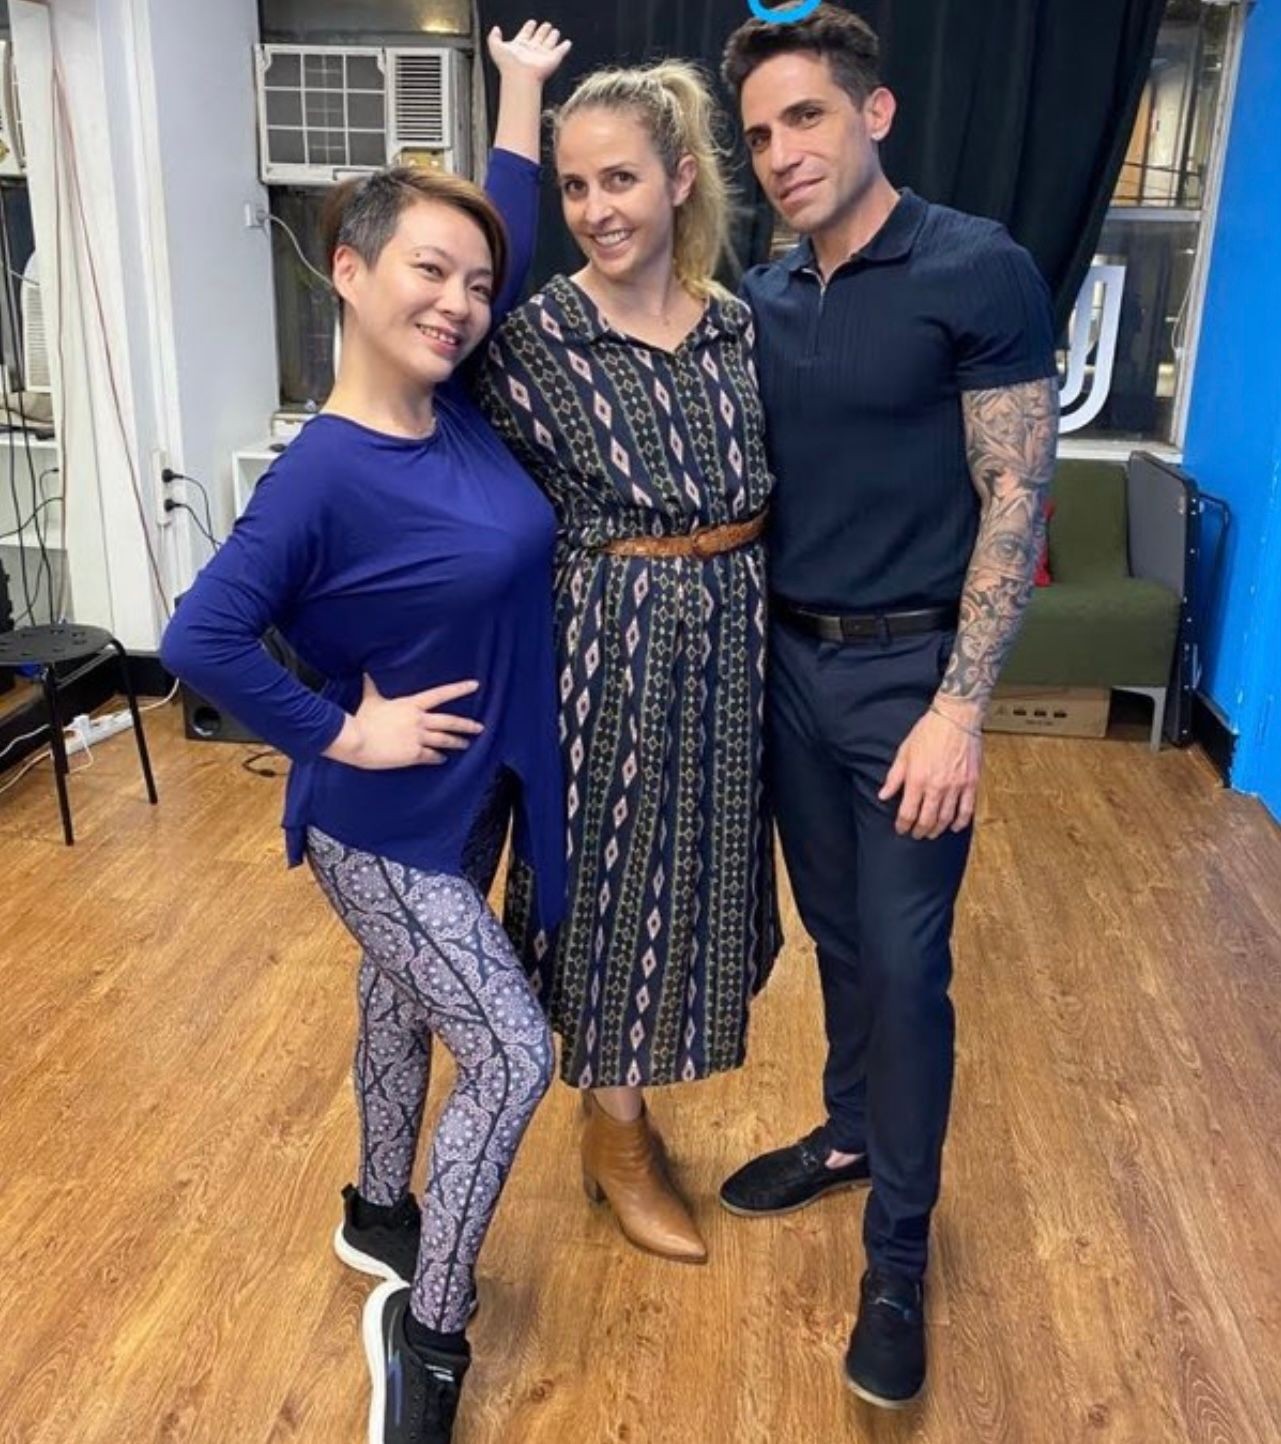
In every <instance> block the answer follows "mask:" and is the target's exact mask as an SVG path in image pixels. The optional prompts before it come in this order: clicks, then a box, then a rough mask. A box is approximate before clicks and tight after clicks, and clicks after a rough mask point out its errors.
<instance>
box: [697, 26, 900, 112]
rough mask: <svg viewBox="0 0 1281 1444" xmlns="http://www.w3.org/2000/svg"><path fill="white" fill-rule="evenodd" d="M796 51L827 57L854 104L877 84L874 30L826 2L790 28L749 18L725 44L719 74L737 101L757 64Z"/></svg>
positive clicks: (878, 61)
mask: <svg viewBox="0 0 1281 1444" xmlns="http://www.w3.org/2000/svg"><path fill="white" fill-rule="evenodd" d="M796 51H803V52H808V53H809V54H811V55H818V56H821V57H823V58H825V59H826V60H827V63H828V64H829V65H830V66H831V67H832V78H833V79H834V80H835V81H836V83H837V85H839V86H840V87H841V89H842V90H844V91H845V93H846V94H847V95H848V96H849V97H850V99H851V100H853V102H854V104H855V105H857V106H860V107H861V106H862V105H863V103H864V101H866V100H867V97H868V96H869V95H871V93H872V92H873V91H874V90H876V89H877V87H878V86H879V85H880V84H881V74H880V64H881V43H880V41H879V40H878V39H877V38H876V31H875V30H873V29H872V27H871V26H870V25H869V24H868V23H867V21H866V20H864V19H862V18H861V17H860V16H858V15H853V14H851V13H850V11H848V10H842V9H841V7H840V6H839V5H827V4H823V5H820V6H819V7H818V9H817V10H816V11H815V12H814V13H813V15H811V16H809V17H808V18H806V19H805V20H798V21H796V22H795V23H794V24H791V25H783V24H780V23H779V22H778V21H776V20H748V21H746V22H745V23H744V24H742V25H740V26H739V27H738V29H737V30H735V31H734V33H733V34H732V35H731V36H730V38H729V39H728V41H726V43H725V55H724V59H723V60H722V62H721V76H722V78H723V79H724V81H725V84H726V85H727V86H728V87H729V89H730V90H731V91H733V93H734V95H735V97H736V98H737V97H740V96H741V95H742V93H743V83H744V81H746V79H747V77H748V76H749V75H750V74H751V73H752V71H753V70H755V69H756V67H757V66H758V65H762V64H764V62H765V61H767V60H772V59H773V58H774V56H776V55H788V54H794V53H795V52H796Z"/></svg>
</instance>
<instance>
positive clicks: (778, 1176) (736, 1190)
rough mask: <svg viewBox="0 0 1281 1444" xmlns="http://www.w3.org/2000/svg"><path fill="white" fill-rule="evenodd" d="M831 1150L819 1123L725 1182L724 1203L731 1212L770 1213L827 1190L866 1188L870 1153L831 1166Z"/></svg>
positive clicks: (789, 1208)
mask: <svg viewBox="0 0 1281 1444" xmlns="http://www.w3.org/2000/svg"><path fill="white" fill-rule="evenodd" d="M830 1152H831V1145H830V1144H829V1143H828V1141H827V1131H826V1129H824V1128H816V1129H815V1130H814V1132H813V1133H810V1134H807V1135H806V1136H805V1137H804V1138H802V1139H801V1140H800V1141H799V1142H798V1143H790V1144H788V1146H787V1147H786V1148H776V1149H774V1151H773V1152H772V1153H762V1154H761V1155H760V1157H759V1158H753V1159H752V1161H751V1162H750V1163H745V1164H744V1165H743V1167H742V1168H740V1169H739V1170H738V1172H737V1173H732V1174H731V1175H730V1176H729V1177H728V1178H727V1179H726V1180H725V1182H724V1183H722V1184H721V1193H720V1198H721V1203H722V1204H723V1205H724V1206H725V1207H726V1208H727V1209H729V1211H730V1212H731V1213H737V1214H743V1215H745V1216H747V1217H753V1218H755V1217H767V1216H768V1215H770V1214H774V1213H792V1212H794V1211H795V1210H796V1209H798V1208H804V1207H805V1205H806V1204H808V1203H813V1202H814V1200H815V1199H816V1198H822V1197H823V1195H824V1194H825V1193H835V1192H837V1191H838V1190H839V1189H843V1188H860V1187H862V1186H864V1185H865V1184H867V1183H868V1182H869V1181H870V1178H871V1175H870V1173H869V1170H868V1166H867V1154H866V1153H862V1154H860V1155H859V1156H858V1157H857V1158H856V1159H855V1160H854V1161H853V1163H847V1164H845V1165H844V1166H843V1167H841V1168H829V1167H828V1166H827V1155H828V1154H829V1153H830Z"/></svg>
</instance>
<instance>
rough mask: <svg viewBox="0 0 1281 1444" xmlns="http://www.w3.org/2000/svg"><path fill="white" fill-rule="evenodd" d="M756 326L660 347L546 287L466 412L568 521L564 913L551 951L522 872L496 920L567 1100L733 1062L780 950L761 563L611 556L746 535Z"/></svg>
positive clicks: (581, 300) (499, 341) (559, 591)
mask: <svg viewBox="0 0 1281 1444" xmlns="http://www.w3.org/2000/svg"><path fill="white" fill-rule="evenodd" d="M752 353H753V334H752V321H751V313H750V312H749V310H748V309H747V307H746V306H745V305H744V304H743V303H741V302H739V301H737V300H734V299H732V298H725V299H724V300H721V299H713V300H712V301H711V302H709V304H708V307H707V310H706V312H705V313H704V315H703V317H702V319H701V320H700V322H699V323H698V325H697V326H696V327H695V328H694V330H693V331H692V332H691V333H690V334H689V335H688V336H687V337H686V338H685V340H684V341H683V342H682V343H681V344H680V345H679V346H678V347H677V348H676V349H675V351H673V352H666V351H663V350H661V349H659V348H655V347H651V346H648V345H646V344H644V343H643V342H640V341H638V340H635V339H634V338H630V337H627V336H624V335H622V334H620V333H619V332H617V331H614V330H612V329H611V328H610V327H609V325H608V323H607V322H606V321H605V320H604V318H603V317H602V316H601V315H600V313H599V311H598V310H597V308H596V306H595V304H594V303H593V302H592V301H591V300H590V299H589V298H588V296H587V295H586V293H585V292H584V291H582V290H581V289H580V288H579V287H578V286H577V285H575V284H574V282H572V281H570V280H569V279H568V278H566V277H564V276H557V277H556V278H555V279H553V280H552V281H551V282H550V283H549V284H548V286H547V287H546V288H545V289H544V290H543V291H542V292H540V293H539V294H538V295H536V296H534V297H533V298H532V299H531V300H530V301H528V302H527V303H526V304H525V305H524V306H523V307H521V308H520V309H519V310H517V311H515V312H513V313H512V315H511V316H510V317H509V318H508V320H507V321H506V322H505V324H504V325H503V326H502V327H501V329H500V330H499V332H498V333H497V335H496V336H495V338H494V339H493V341H492V342H491V344H490V348H489V352H488V357H487V361H486V365H485V368H484V370H483V373H482V375H481V377H480V384H479V389H478V392H477V398H478V400H479V402H480V404H481V406H482V407H483V408H484V410H485V411H486V412H487V414H488V416H489V418H490V420H491V421H492V422H493V423H494V425H495V427H496V428H497V429H498V431H499V433H500V435H501V436H502V437H503V439H504V440H505V441H506V442H507V444H508V445H509V446H510V447H511V449H512V450H513V451H514V453H515V454H516V456H517V457H518V458H519V459H520V460H521V462H522V463H523V464H524V465H525V467H526V468H527V469H528V471H529V472H530V474H531V475H532V476H533V477H534V479H535V480H536V481H537V482H538V483H539V485H540V486H541V487H542V488H543V490H544V491H545V492H546V493H547V496H548V497H549V498H550V500H551V502H552V504H553V506H554V507H555V509H556V513H557V520H558V523H559V534H560V541H559V552H558V559H557V577H556V632H557V646H558V658H557V667H558V677H559V689H560V707H561V716H560V739H561V747H562V753H563V757H564V765H565V781H566V786H567V789H568V813H569V823H568V854H569V879H570V881H569V896H568V909H567V912H566V916H565V921H564V922H563V923H562V925H561V927H560V930H559V933H558V934H557V935H556V936H555V937H554V938H553V939H549V938H548V937H547V936H546V935H545V934H543V933H541V932H540V931H539V930H538V928H537V926H536V924H535V922H534V920H533V918H532V916H531V911H532V910H531V906H530V901H531V899H530V888H529V880H528V877H527V876H526V875H525V874H524V872H523V870H522V869H520V868H516V869H515V870H514V871H513V873H512V875H511V877H510V879H509V883H508V892H507V914H506V923H507V927H508V930H509V931H510V933H511V935H512V937H513V939H514V940H515V943H516V946H517V948H518V949H519V950H521V951H522V952H523V955H524V957H525V960H526V964H527V966H528V967H529V969H530V972H531V975H532V976H533V979H534V983H535V986H536V987H537V988H538V990H539V993H540V996H541V997H542V1000H543V1002H544V1005H545V1006H546V1007H547V1010H548V1014H549V1016H550V1019H551V1022H552V1026H553V1027H554V1028H555V1030H556V1031H557V1032H558V1033H560V1034H561V1036H562V1038H563V1040H564V1048H563V1052H562V1058H561V1073H562V1076H563V1077H564V1079H565V1081H566V1082H568V1083H570V1084H573V1085H575V1086H577V1087H580V1088H586V1087H609V1086H615V1085H620V1084H630V1085H633V1086H634V1085H637V1084H658V1083H672V1082H678V1081H690V1080H693V1079H696V1078H702V1077H705V1076H707V1075H708V1074H711V1073H717V1072H721V1071H724V1070H726V1069H729V1068H734V1067H737V1066H738V1065H739V1064H741V1063H742V1061H743V1057H744V1052H745V1049H746V1039H747V1022H748V1008H749V1005H750V1001H751V998H752V995H753V994H754V993H755V992H756V991H757V990H758V989H759V988H760V987H761V986H762V985H763V983H764V982H765V979H766V977H767V975H768V973H769V970H770V968H771V966H772V964H773V960H774V957H775V955H776V953H777V951H778V946H779V941H780V939H779V933H778V923H777V910H776V897H775V883H774V866H773V851H772V835H773V830H772V827H771V825H770V822H769V819H768V817H767V815H766V811H765V804H764V797H763V786H762V753H763V738H762V725H763V687H764V680H765V634H766V625H765V624H766V615H765V608H766V604H765V592H764V578H765V571H764V556H763V551H762V547H761V545H760V543H759V542H757V543H753V544H752V545H750V546H748V547H746V548H744V549H742V550H740V551H737V552H732V553H727V554H724V555H720V556H716V557H714V558H712V559H710V560H707V561H701V560H699V559H698V558H695V557H690V558H675V557H674V558H661V559H660V558H653V557H622V556H610V555H606V554H605V553H603V552H602V551H600V550H599V548H600V547H601V545H602V544H603V543H605V542H607V541H610V540H614V539H617V538H622V537H636V536H665V535H669V534H674V533H686V532H690V531H692V530H694V529H695V528H697V527H708V526H716V525H720V524H722V523H726V522H730V521H736V520H743V519H746V518H748V517H750V516H753V515H754V514H755V513H757V512H759V511H761V510H762V509H763V508H764V507H765V506H766V504H767V501H768V498H769V492H770V487H771V477H770V473H769V469H768V465H767V462H766V457H765V446H764V437H763V417H762V412H761V405H760V399H759V395H758V391H757V386H756V378H755V371H754V366H753V360H752Z"/></svg>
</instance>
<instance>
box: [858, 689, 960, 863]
mask: <svg viewBox="0 0 1281 1444" xmlns="http://www.w3.org/2000/svg"><path fill="white" fill-rule="evenodd" d="M935 708H937V709H938V710H935ZM945 709H946V710H945ZM982 766H983V736H982V733H981V732H980V731H979V726H978V721H977V719H976V718H972V717H971V715H970V713H969V711H968V709H967V710H966V711H965V712H964V713H962V711H961V710H960V709H954V708H952V707H950V706H949V705H948V704H947V703H946V702H945V701H941V700H940V701H936V702H935V704H934V706H933V707H931V709H930V711H928V712H927V713H926V714H925V716H924V717H922V718H921V720H920V721H919V722H918V723H917V724H916V726H915V727H913V728H912V730H911V731H910V732H909V733H908V734H907V736H906V737H905V738H904V739H903V745H902V746H901V747H900V748H899V750H898V752H897V754H896V755H895V758H894V762H893V765H892V766H891V767H890V770H889V774H888V776H887V777H886V779H885V786H884V787H882V788H881V790H880V793H879V794H878V795H879V797H880V799H881V801H882V802H888V801H889V800H890V799H891V798H892V797H894V796H895V795H896V794H897V793H898V792H900V791H901V792H902V794H903V801H902V803H901V805H900V806H899V810H898V817H897V818H896V819H895V822H894V830H895V832H897V833H898V834H899V836H900V837H901V836H903V835H904V834H906V833H911V835H912V836H913V837H915V838H918V839H925V838H929V839H933V838H936V837H942V835H943V834H944V833H945V832H946V831H947V830H948V828H949V827H950V828H951V829H952V831H953V832H963V831H964V830H965V829H966V828H967V827H968V826H969V825H970V823H971V822H973V820H974V803H975V798H976V797H977V795H978V787H979V773H980V771H981V769H982Z"/></svg>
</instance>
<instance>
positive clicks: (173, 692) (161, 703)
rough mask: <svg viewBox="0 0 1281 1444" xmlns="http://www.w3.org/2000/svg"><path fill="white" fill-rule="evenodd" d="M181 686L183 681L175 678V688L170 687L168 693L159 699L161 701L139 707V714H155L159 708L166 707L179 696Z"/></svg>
mask: <svg viewBox="0 0 1281 1444" xmlns="http://www.w3.org/2000/svg"><path fill="white" fill-rule="evenodd" d="M181 686H182V682H181V680H180V679H179V678H177V677H175V678H174V679H173V686H172V687H170V689H169V690H168V692H166V693H165V695H164V696H163V697H161V698H159V699H158V700H157V701H155V702H147V703H146V704H145V705H143V706H141V707H139V708H138V711H139V712H154V711H155V710H156V708H157V707H163V706H164V705H165V703H167V702H172V701H173V699H174V698H175V697H176V696H177V695H178V688H179V687H181Z"/></svg>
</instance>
